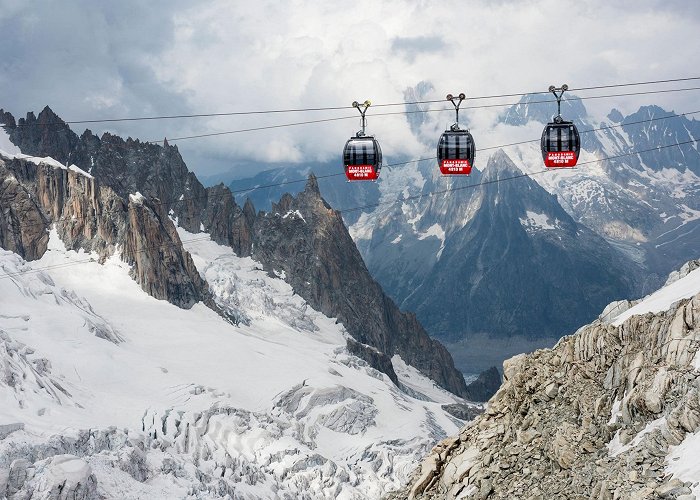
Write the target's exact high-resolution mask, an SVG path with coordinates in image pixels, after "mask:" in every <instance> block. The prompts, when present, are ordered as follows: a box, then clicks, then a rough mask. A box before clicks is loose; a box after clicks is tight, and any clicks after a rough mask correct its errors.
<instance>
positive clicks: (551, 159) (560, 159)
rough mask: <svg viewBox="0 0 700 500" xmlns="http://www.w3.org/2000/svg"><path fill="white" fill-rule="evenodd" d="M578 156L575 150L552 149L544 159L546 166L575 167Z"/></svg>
mask: <svg viewBox="0 0 700 500" xmlns="http://www.w3.org/2000/svg"><path fill="white" fill-rule="evenodd" d="M577 160H578V157H577V156H576V152H575V151H550V152H548V153H547V158H545V160H544V166H545V167H574V166H576V161H577Z"/></svg>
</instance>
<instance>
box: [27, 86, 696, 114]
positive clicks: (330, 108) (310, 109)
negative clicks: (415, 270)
mask: <svg viewBox="0 0 700 500" xmlns="http://www.w3.org/2000/svg"><path fill="white" fill-rule="evenodd" d="M694 80H700V76H696V77H687V78H670V79H666V80H650V81H644V82H629V83H618V84H610V85H595V86H588V87H578V88H571V89H569V90H570V91H574V92H577V91H585V90H600V89H610V88H620V87H632V86H640V85H659V84H664V83H679V82H687V81H694ZM548 93H549V92H548V91H534V92H513V93H509V94H495V95H483V96H474V97H469V98H467V99H466V100H467V101H476V100H484V99H497V98H501V97H519V96H526V95H538V94H548ZM439 102H444V99H430V100H421V101H408V102H394V103H379V104H372V107H374V108H379V107H392V106H405V105H411V104H413V105H415V104H435V103H439ZM345 109H348V110H349V109H352V106H322V107H308V108H285V109H266V110H249V111H228V112H216V113H192V114H176V115H154V116H136V117H123V118H96V119H89V120H66V121H63V122H50V123H42V124H39V123H31V124H29V123H23V124H18V126H25V127H26V126H39V125H54V124H63V123H65V124H70V125H84V124H91V123H118V122H136V121H154V120H178V119H189V118H216V117H225V116H246V115H265V114H283V113H304V112H317V111H340V110H345Z"/></svg>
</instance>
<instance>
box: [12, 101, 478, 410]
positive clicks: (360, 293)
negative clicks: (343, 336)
mask: <svg viewBox="0 0 700 500" xmlns="http://www.w3.org/2000/svg"><path fill="white" fill-rule="evenodd" d="M0 118H2V120H3V121H4V123H5V124H6V126H5V129H6V131H7V133H8V134H9V140H10V142H12V144H14V145H16V146H18V147H20V149H21V151H22V152H23V153H25V154H31V155H35V156H38V157H50V158H52V160H51V161H52V162H54V163H57V164H58V165H63V164H65V165H71V164H74V165H76V167H75V168H77V169H80V170H81V171H83V172H85V173H86V174H87V175H86V176H75V175H73V174H72V171H70V170H67V171H63V170H56V169H54V168H52V166H51V165H48V164H46V165H44V164H41V165H39V167H38V168H26V166H25V163H23V162H26V160H24V159H22V158H19V159H14V160H12V161H9V162H6V165H5V166H4V167H3V166H2V165H0V169H2V176H3V178H7V179H8V182H7V183H6V189H7V190H8V195H7V196H6V198H5V199H4V200H3V201H5V202H6V203H7V204H8V205H9V211H8V212H7V213H6V214H5V216H3V217H0V225H4V226H5V227H4V228H2V229H0V241H2V245H3V247H4V248H6V249H11V250H14V251H16V252H18V253H19V254H20V255H23V256H25V257H27V258H29V259H33V258H36V257H38V256H41V255H42V254H43V251H44V249H45V245H46V241H45V232H43V231H42V229H41V227H42V226H43V227H44V228H48V226H49V225H50V223H51V222H60V224H58V226H57V230H58V231H59V234H60V235H61V237H62V239H63V240H64V241H65V242H66V243H67V246H68V248H70V249H74V250H78V249H79V248H85V249H87V250H96V251H98V252H99V253H100V255H101V257H102V258H106V257H108V256H110V255H111V254H112V253H113V252H114V251H115V249H116V247H117V246H118V245H123V247H124V250H125V258H126V259H127V261H128V262H129V263H133V264H135V268H134V271H133V273H134V277H135V278H136V279H137V281H138V282H139V283H140V284H141V286H142V287H143V289H144V290H146V291H148V292H149V293H152V294H153V295H154V296H156V297H157V298H165V299H167V300H169V301H171V302H172V303H175V304H177V305H180V306H183V307H191V306H192V305H193V304H194V303H196V302H197V301H198V300H201V301H204V303H206V304H207V305H209V306H210V307H211V308H213V309H214V310H218V311H219V313H220V314H222V315H224V316H231V314H233V316H232V317H231V318H230V319H231V320H232V321H234V322H235V321H238V319H237V318H236V315H235V312H234V313H230V312H229V311H227V310H221V308H219V306H218V305H216V304H214V303H213V299H212V297H211V294H210V292H209V290H208V289H207V285H206V283H205V282H204V281H203V280H202V279H201V278H200V277H199V275H198V274H197V272H196V270H195V269H194V265H193V264H192V262H191V259H190V258H189V255H188V254H187V252H185V251H184V250H183V249H182V248H181V245H180V242H179V240H178V238H177V235H176V233H175V230H174V228H173V227H172V224H171V223H170V220H169V217H173V218H174V219H175V220H177V221H178V224H179V225H180V227H182V228H183V229H186V230H188V231H190V232H199V231H206V232H208V233H209V234H210V235H211V237H212V239H213V240H214V241H217V242H218V243H220V244H223V245H227V246H229V247H231V248H232V249H233V250H234V252H235V253H236V255H239V256H242V257H247V256H250V257H253V258H254V259H256V260H257V261H259V262H260V263H261V265H262V266H263V269H264V270H265V271H267V272H268V273H269V274H271V275H284V276H285V279H286V280H287V281H288V282H289V283H290V284H291V285H292V286H293V288H294V291H295V292H296V293H298V294H299V295H300V296H301V297H302V298H304V299H305V300H306V301H307V302H308V303H309V304H310V305H311V306H312V307H314V308H315V309H317V310H319V311H321V312H323V313H324V314H326V315H327V316H330V317H337V318H338V320H339V321H340V322H341V323H343V325H344V326H345V327H346V328H347V330H348V333H349V334H350V336H351V337H352V338H353V339H354V340H355V341H358V342H359V344H358V343H354V344H352V349H353V352H354V353H355V354H356V355H358V356H361V357H363V358H364V359H365V360H366V361H368V362H370V363H371V364H373V366H374V367H375V368H378V369H380V370H382V371H383V372H385V373H387V374H388V375H389V376H390V377H391V378H392V379H394V380H396V375H395V373H394V370H393V367H392V361H391V358H392V356H393V355H394V354H399V355H400V356H402V357H403V358H404V359H405V361H406V362H407V363H408V364H410V365H411V366H414V367H416V368H417V369H418V370H420V371H421V372H422V373H424V374H426V375H427V376H429V377H431V378H432V379H433V380H435V381H436V382H437V383H438V384H439V385H440V386H442V387H444V388H446V389H448V390H450V391H452V392H454V393H456V394H460V395H462V396H466V395H467V394H468V393H467V389H466V384H465V381H464V378H463V376H462V375H461V374H460V373H459V372H458V371H457V370H456V369H455V368H454V364H453V361H452V359H451V357H450V355H449V353H448V352H447V351H446V350H445V348H444V347H443V346H442V345H441V344H440V343H439V342H437V341H435V340H432V339H430V337H429V336H428V335H427V333H426V332H425V330H424V329H423V327H422V326H421V325H420V323H419V322H418V321H416V319H415V316H413V315H411V314H408V313H403V312H401V311H400V310H399V309H398V308H397V307H396V305H395V303H394V302H393V301H392V300H391V299H389V298H388V297H387V296H386V295H385V293H384V292H383V290H382V289H381V287H380V286H379V285H378V284H377V283H376V281H375V280H374V279H372V277H371V276H370V274H369V272H368V271H367V268H366V266H365V264H364V262H363V261H362V258H361V256H360V254H359V252H358V250H357V248H356V247H355V244H354V243H353V241H352V239H351V238H350V236H349V234H348V231H347V229H346V227H345V225H344V224H343V221H342V219H341V217H340V215H339V214H338V212H336V211H334V210H332V209H331V208H330V207H329V206H328V204H327V203H326V202H325V201H324V200H323V199H322V197H321V195H320V192H319V188H318V182H317V179H316V178H315V177H314V176H310V177H309V180H308V182H307V183H306V186H305V187H304V190H303V191H302V192H301V193H299V194H297V196H295V197H293V196H291V195H289V194H287V195H285V196H283V197H282V199H281V200H280V202H279V203H278V204H275V205H274V206H273V207H272V210H271V211H270V212H258V213H256V211H255V207H254V205H253V204H252V203H251V202H250V200H248V201H247V202H246V203H245V205H243V206H240V205H238V204H237V203H236V202H235V200H234V198H233V197H232V194H231V191H230V190H229V189H228V188H226V187H225V186H223V185H217V186H213V187H209V188H205V187H204V186H203V185H202V184H201V183H200V182H199V180H198V179H197V177H196V176H195V175H194V174H193V173H192V172H190V171H189V169H188V168H187V166H186V165H185V163H184V161H183V159H182V157H181V156H180V154H179V152H178V150H177V147H176V146H171V145H169V144H167V141H166V142H164V144H163V145H162V146H161V145H156V144H150V143H143V142H141V141H139V140H134V139H132V138H129V139H127V140H124V139H122V138H120V137H118V136H114V135H112V134H109V133H104V134H103V135H102V136H101V137H97V136H96V135H94V134H93V133H92V132H91V131H89V130H86V131H85V132H84V133H83V134H82V135H81V136H80V137H78V136H77V135H76V134H75V133H74V132H73V131H71V130H70V128H69V127H68V126H67V125H66V124H65V123H64V122H63V121H62V120H61V119H60V118H59V117H58V116H56V115H55V114H54V113H53V111H51V109H50V108H48V107H46V108H45V109H44V110H43V111H42V112H41V113H39V115H38V116H35V115H34V114H33V113H28V114H27V117H26V118H21V119H20V120H17V121H15V119H14V117H13V116H12V115H10V114H9V113H3V112H2V110H0ZM56 159H57V160H58V161H56ZM60 172H63V173H60ZM135 193H139V194H140V195H141V196H136V195H135ZM290 214H291V215H293V216H290ZM296 214H301V215H300V216H296ZM27 217H31V218H32V219H33V220H35V221H36V223H35V224H33V228H34V229H33V230H31V231H25V230H24V227H23V226H22V221H23V220H24V219H25V218H27ZM25 240H27V241H25ZM154 245H155V247H154ZM163 245H166V246H167V247H168V250H167V251H166V250H158V248H160V247H161V246H163ZM26 248H28V249H29V251H30V253H29V254H26ZM164 257H165V258H164ZM339 284H342V285H343V286H339ZM362 344H364V346H363V345H362Z"/></svg>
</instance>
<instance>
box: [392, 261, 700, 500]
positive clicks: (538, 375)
mask: <svg viewBox="0 0 700 500" xmlns="http://www.w3.org/2000/svg"><path fill="white" fill-rule="evenodd" d="M689 269H690V268H689V267H686V269H685V271H684V272H685V273H688V272H689ZM689 278H691V277H690V276H689ZM692 278H693V279H694V280H695V282H694V283H695V287H696V288H695V289H697V279H698V277H697V274H694V275H693V277H692ZM686 284H687V282H686ZM615 305H616V306H617V308H616V309H617V310H616V313H615V314H613V315H612V316H617V318H613V319H614V321H613V323H609V322H608V321H609V320H610V316H611V314H610V312H611V310H612V309H606V315H605V318H606V319H599V320H597V321H595V322H594V323H592V324H590V325H588V326H585V327H583V328H581V329H580V330H578V331H577V332H576V333H575V334H573V335H570V336H567V337H564V338H563V339H562V340H561V341H560V342H559V343H558V344H557V345H556V346H555V347H554V348H553V349H544V350H540V351H537V352H535V353H533V354H530V355H519V356H516V357H514V358H511V359H510V360H508V361H506V362H505V363H504V382H503V385H502V386H501V388H500V389H499V391H498V392H497V393H496V395H495V396H494V397H493V398H492V399H491V400H490V401H489V403H488V407H487V410H486V412H485V413H484V414H483V415H481V416H480V417H478V418H477V419H475V420H474V421H473V422H471V423H470V424H468V425H467V426H466V427H465V428H463V429H462V431H461V433H460V434H459V435H457V436H454V437H451V438H448V439H446V440H444V441H442V442H441V443H440V444H438V446H436V447H435V448H434V449H433V451H432V452H431V454H430V455H429V456H428V457H427V458H426V459H425V461H424V462H423V464H422V465H421V467H420V468H419V469H418V470H417V471H416V473H415V475H414V478H413V482H412V484H410V486H408V487H407V488H406V489H405V490H404V491H403V492H401V493H399V494H396V495H393V496H391V497H390V498H407V497H408V498H426V499H427V498H436V499H437V498H440V499H445V498H448V499H449V498H482V499H483V498H540V499H544V498H572V499H573V498H577V499H578V498H581V499H614V498H629V499H640V500H641V499H649V498H683V499H684V500H690V499H693V498H695V496H694V495H693V494H691V493H692V492H691V488H695V487H696V486H697V483H692V482H683V481H682V480H681V479H679V478H678V477H672V473H673V472H674V469H673V460H671V459H670V458H667V456H669V453H670V452H672V451H673V448H672V447H675V446H677V445H680V444H681V443H683V442H684V439H685V438H686V437H687V438H688V439H689V440H690V441H692V440H693V439H696V438H697V434H695V435H694V433H697V432H698V431H699V430H700V373H699V372H698V369H697V361H696V357H697V356H696V354H697V351H698V347H700V294H698V295H696V296H694V297H692V298H689V299H684V300H681V301H679V302H677V303H675V304H673V305H672V306H671V308H670V309H668V310H667V311H664V312H659V313H646V314H640V315H633V316H631V317H628V318H627V319H625V317H622V316H619V315H620V314H621V312H622V311H624V310H625V308H626V307H628V306H629V305H630V304H627V305H626V306H625V307H619V306H620V304H615ZM630 314H631V311H630ZM628 316H629V315H628ZM602 317H603V316H602ZM675 450H676V451H675V452H674V453H676V454H679V455H675V456H677V457H679V458H676V459H675V460H679V459H680V460H681V461H682V460H683V457H682V453H683V451H682V450H683V447H680V448H676V449H675ZM679 450H680V451H679ZM696 458H697V457H696V456H695V458H694V459H693V460H696ZM691 459H692V456H691ZM694 492H695V493H696V494H697V493H698V491H697V488H696V489H695V490H694Z"/></svg>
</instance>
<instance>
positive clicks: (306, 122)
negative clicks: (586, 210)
mask: <svg viewBox="0 0 700 500" xmlns="http://www.w3.org/2000/svg"><path fill="white" fill-rule="evenodd" d="M690 90H700V87H690V88H684V89H671V90H652V91H645V92H628V93H623V94H607V95H598V96H589V97H569V98H567V99H564V100H565V101H582V100H586V99H604V98H605V99H607V98H610V97H626V96H634V95H646V94H661V93H668V92H685V91H690ZM552 102H553V100H552V99H546V100H542V101H530V102H527V103H520V102H509V103H502V104H486V105H479V106H463V107H462V109H485V108H504V107H509V106H517V105H518V104H524V105H527V106H529V105H531V104H545V103H552ZM442 111H453V110H451V109H449V108H437V109H418V110H411V111H392V112H386V113H374V114H373V115H372V117H375V116H392V115H411V114H420V113H434V112H442ZM350 119H357V116H356V115H353V116H339V117H335V118H325V119H321V120H307V121H303V122H294V123H282V124H277V125H266V126H261V127H253V128H243V129H237V130H226V131H221V132H208V133H203V134H196V135H187V136H181V137H173V138H170V139H168V142H169V143H170V142H177V141H185V140H190V139H202V138H205V137H217V136H222V135H232V134H240V133H244V132H255V131H260V130H270V129H276V128H285V127H294V126H297V125H311V124H314V123H323V122H333V121H340V120H350ZM144 142H146V143H149V144H160V143H161V142H163V141H162V139H158V140H150V141H144Z"/></svg>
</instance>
